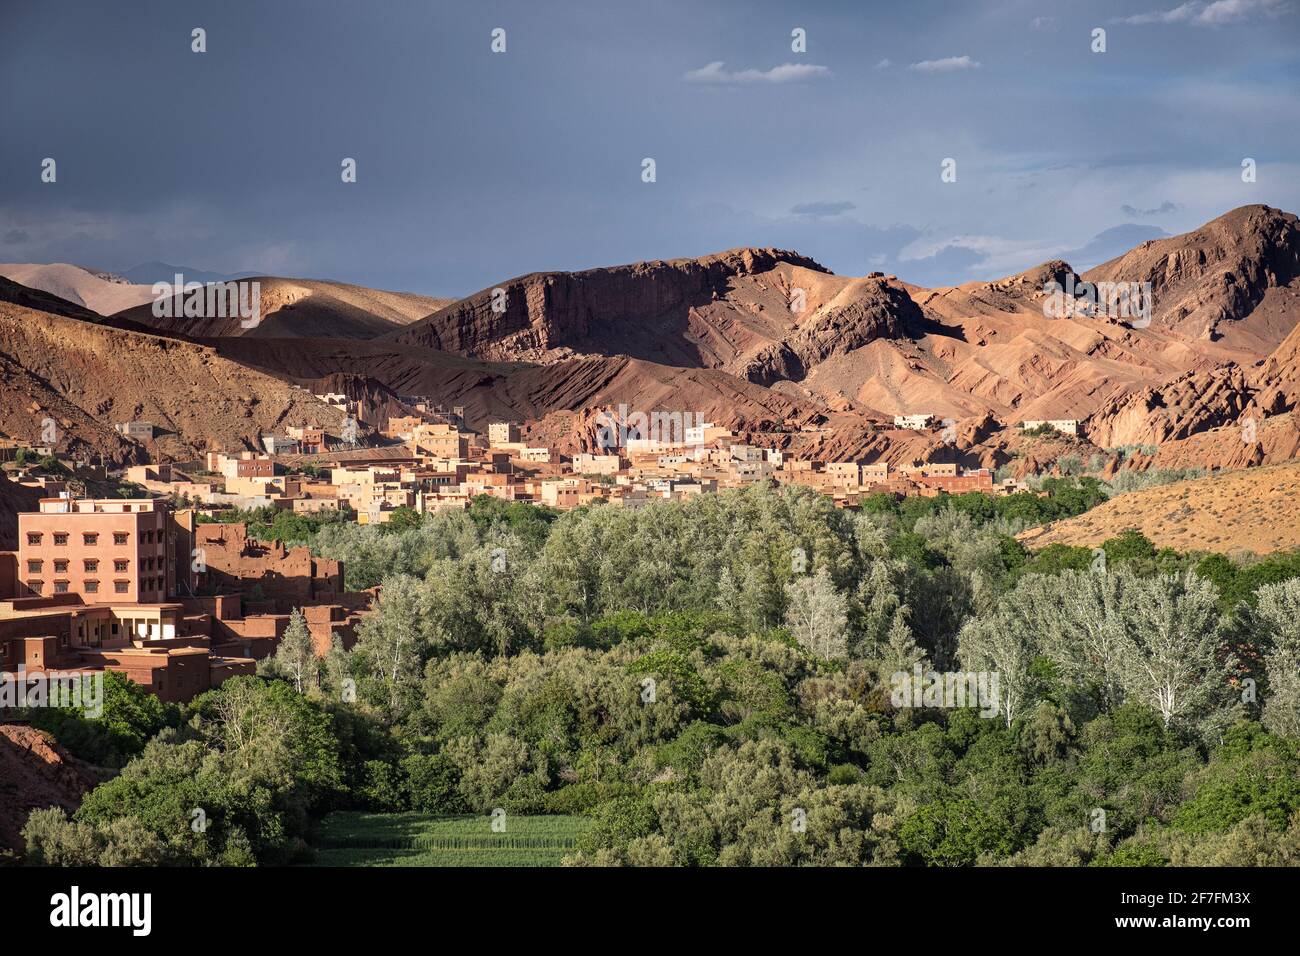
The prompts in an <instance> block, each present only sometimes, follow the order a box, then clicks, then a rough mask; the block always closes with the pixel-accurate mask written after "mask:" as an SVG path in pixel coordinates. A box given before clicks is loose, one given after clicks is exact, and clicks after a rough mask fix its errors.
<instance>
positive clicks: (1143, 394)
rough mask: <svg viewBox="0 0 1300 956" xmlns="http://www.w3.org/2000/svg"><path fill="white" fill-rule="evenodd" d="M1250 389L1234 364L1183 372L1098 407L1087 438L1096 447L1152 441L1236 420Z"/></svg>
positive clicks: (1168, 439) (1227, 423)
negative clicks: (1168, 380)
mask: <svg viewBox="0 0 1300 956" xmlns="http://www.w3.org/2000/svg"><path fill="white" fill-rule="evenodd" d="M1252 394H1253V389H1252V388H1251V387H1250V383H1249V381H1248V378H1247V375H1246V373H1245V371H1244V370H1243V369H1241V368H1240V367H1239V366H1237V365H1231V364H1230V365H1225V366H1220V367H1219V368H1215V369H1212V370H1210V371H1207V372H1188V373H1186V374H1184V375H1181V376H1179V377H1178V378H1176V379H1174V380H1173V381H1171V382H1165V383H1163V384H1160V385H1152V386H1148V387H1146V388H1143V389H1141V390H1139V391H1137V392H1135V393H1133V394H1131V395H1125V396H1122V397H1120V398H1115V399H1112V400H1110V401H1109V402H1107V403H1106V404H1105V405H1103V406H1102V407H1101V408H1100V409H1099V410H1098V411H1097V412H1096V413H1095V414H1093V415H1092V416H1091V417H1090V418H1089V419H1088V422H1087V425H1086V430H1087V435H1088V440H1089V441H1091V442H1092V443H1093V444H1094V445H1097V446H1098V447H1101V448H1117V447H1119V446H1121V445H1156V444H1160V443H1161V442H1167V441H1173V440H1177V439H1182V438H1188V437H1189V436H1191V435H1194V434H1196V433H1198V432H1203V431H1207V430H1209V429H1211V428H1219V427H1222V426H1224V425H1230V424H1234V423H1236V422H1237V421H1239V420H1240V419H1241V418H1242V417H1243V415H1244V414H1245V412H1246V409H1247V408H1248V407H1249V406H1250V403H1251V396H1252Z"/></svg>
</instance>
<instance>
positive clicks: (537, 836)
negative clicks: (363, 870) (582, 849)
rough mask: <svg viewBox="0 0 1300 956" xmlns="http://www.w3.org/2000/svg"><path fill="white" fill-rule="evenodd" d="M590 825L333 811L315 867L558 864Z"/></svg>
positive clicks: (547, 819)
mask: <svg viewBox="0 0 1300 956" xmlns="http://www.w3.org/2000/svg"><path fill="white" fill-rule="evenodd" d="M590 825H591V821H590V820H588V819H587V818H586V817H572V816H522V815H520V816H516V815H513V814H512V815H509V816H507V817H506V818H505V830H504V832H500V833H494V832H493V831H492V819H491V818H490V817H488V816H473V817H468V816H467V817H433V816H428V815H427V814H423V813H359V812H354V811H340V812H338V813H331V814H330V815H329V816H327V817H326V818H325V819H324V820H323V821H321V827H320V832H319V835H318V836H317V838H316V840H315V847H316V859H315V861H314V865H316V866H559V865H560V861H561V860H563V859H564V857H565V856H566V855H568V854H570V853H573V852H574V850H575V848H576V845H577V840H578V837H580V836H581V835H582V833H583V831H585V830H586V829H587V827H589V826H590Z"/></svg>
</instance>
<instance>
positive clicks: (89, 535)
mask: <svg viewBox="0 0 1300 956" xmlns="http://www.w3.org/2000/svg"><path fill="white" fill-rule="evenodd" d="M81 540H82V541H84V542H85V543H86V544H87V545H89V546H91V547H94V546H95V545H97V544H99V532H97V531H85V532H83V533H82V535H81Z"/></svg>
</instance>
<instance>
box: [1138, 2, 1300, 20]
mask: <svg viewBox="0 0 1300 956" xmlns="http://www.w3.org/2000/svg"><path fill="white" fill-rule="evenodd" d="M1290 11H1291V5H1290V3H1288V2H1287V0H1214V2H1213V3H1208V4H1207V3H1203V2H1201V0H1190V2H1188V3H1182V4H1179V5H1178V6H1176V7H1172V8H1171V9H1168V10H1153V11H1151V12H1150V13H1139V14H1137V15H1135V16H1131V17H1120V18H1118V19H1117V20H1116V21H1115V22H1117V23H1127V24H1130V25H1133V26H1142V25H1144V24H1149V23H1190V24H1193V25H1195V26H1222V25H1224V24H1227V23H1242V22H1244V21H1247V20H1254V19H1257V18H1261V17H1268V18H1272V17H1278V16H1281V15H1282V14H1284V13H1289V12H1290Z"/></svg>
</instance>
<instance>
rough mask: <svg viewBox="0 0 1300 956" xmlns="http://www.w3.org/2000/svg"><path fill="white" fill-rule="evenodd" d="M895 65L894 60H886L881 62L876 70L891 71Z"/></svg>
mask: <svg viewBox="0 0 1300 956" xmlns="http://www.w3.org/2000/svg"><path fill="white" fill-rule="evenodd" d="M893 65H894V64H893V61H892V60H889V59H888V58H886V59H884V60H881V61H880V62H879V63H877V64H876V69H877V70H887V69H889V68H890V67H891V66H893Z"/></svg>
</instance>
